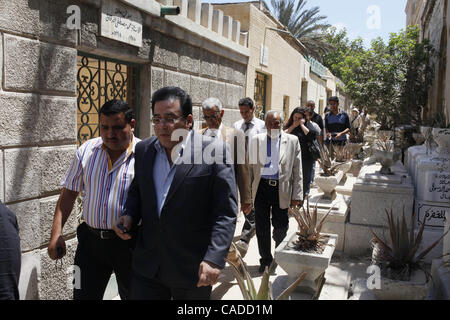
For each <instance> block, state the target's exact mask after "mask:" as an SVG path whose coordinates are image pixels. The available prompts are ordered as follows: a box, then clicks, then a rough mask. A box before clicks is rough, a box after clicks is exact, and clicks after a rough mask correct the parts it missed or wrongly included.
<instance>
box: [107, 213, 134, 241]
mask: <svg viewBox="0 0 450 320" xmlns="http://www.w3.org/2000/svg"><path fill="white" fill-rule="evenodd" d="M117 225H122V227H123V229H124V230H125V231H126V232H124V231H122V230H121V229H120V228H119V227H118V226H117ZM132 226H133V218H132V217H131V216H121V217H120V218H119V219H117V221H116V223H114V224H113V226H112V228H113V230H114V231H115V233H116V234H117V236H118V237H119V238H120V239H122V240H130V239H131V235H130V234H128V233H127V232H128V231H130V230H131V227H132Z"/></svg>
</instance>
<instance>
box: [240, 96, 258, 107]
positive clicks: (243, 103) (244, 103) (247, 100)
mask: <svg viewBox="0 0 450 320" xmlns="http://www.w3.org/2000/svg"><path fill="white" fill-rule="evenodd" d="M238 106H239V107H240V106H247V107H249V108H250V109H253V108H254V106H255V104H254V103H253V100H252V99H251V98H242V99H241V100H239V103H238Z"/></svg>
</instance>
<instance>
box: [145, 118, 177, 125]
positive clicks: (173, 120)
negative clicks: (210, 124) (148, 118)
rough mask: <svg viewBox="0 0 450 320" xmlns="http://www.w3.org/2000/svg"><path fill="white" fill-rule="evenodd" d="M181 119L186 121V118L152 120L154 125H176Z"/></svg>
mask: <svg viewBox="0 0 450 320" xmlns="http://www.w3.org/2000/svg"><path fill="white" fill-rule="evenodd" d="M180 119H185V117H178V118H175V117H168V118H161V117H153V118H152V123H153V124H155V125H156V124H160V123H167V124H174V123H175V122H177V121H178V120H180Z"/></svg>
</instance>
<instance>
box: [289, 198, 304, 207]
mask: <svg viewBox="0 0 450 320" xmlns="http://www.w3.org/2000/svg"><path fill="white" fill-rule="evenodd" d="M302 204H303V201H302V200H292V201H291V206H292V207H294V208H296V207H301V206H302Z"/></svg>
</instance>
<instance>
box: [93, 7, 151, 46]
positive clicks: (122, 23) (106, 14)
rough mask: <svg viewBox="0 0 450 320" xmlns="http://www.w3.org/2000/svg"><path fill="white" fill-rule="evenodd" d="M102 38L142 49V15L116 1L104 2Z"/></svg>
mask: <svg viewBox="0 0 450 320" xmlns="http://www.w3.org/2000/svg"><path fill="white" fill-rule="evenodd" d="M101 36H102V37H107V38H110V39H114V40H117V41H121V42H125V43H128V44H131V45H133V46H137V47H142V16H141V13H140V12H139V11H138V10H135V9H133V8H130V7H127V6H124V5H122V4H121V3H118V2H116V1H104V2H103V5H102V18H101Z"/></svg>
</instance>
